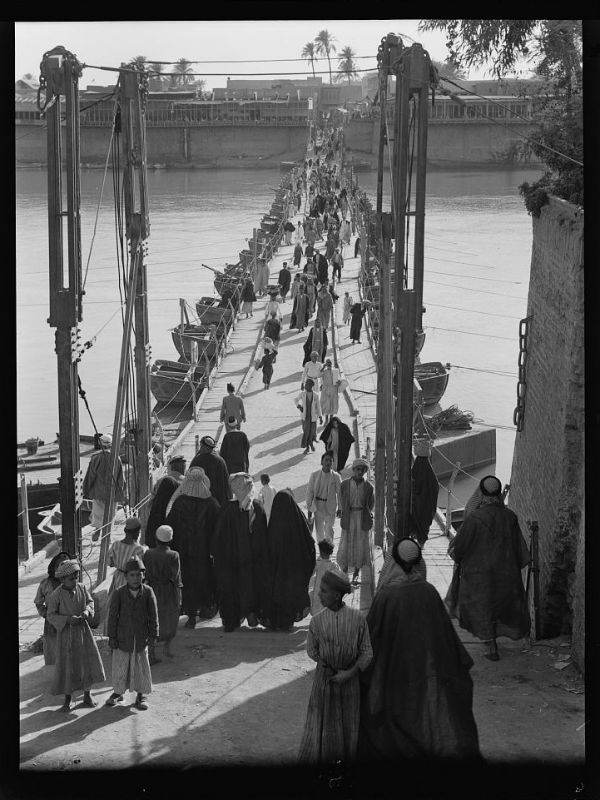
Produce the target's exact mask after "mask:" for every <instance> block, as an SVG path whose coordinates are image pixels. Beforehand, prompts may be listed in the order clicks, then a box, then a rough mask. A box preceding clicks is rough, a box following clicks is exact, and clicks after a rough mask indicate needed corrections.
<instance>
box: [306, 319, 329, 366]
mask: <svg viewBox="0 0 600 800" xmlns="http://www.w3.org/2000/svg"><path fill="white" fill-rule="evenodd" d="M313 341H314V345H313ZM328 344H329V341H328V339H327V331H326V330H325V328H324V327H323V326H322V325H321V320H320V319H319V317H317V318H316V320H315V324H314V325H313V327H312V328H311V329H310V332H309V334H308V337H307V339H306V341H305V342H304V344H303V345H302V349H303V350H304V361H303V362H302V366H304V365H305V364H307V363H308V362H309V361H310V354H311V353H312V351H313V350H316V351H317V353H318V354H319V361H321V362H324V361H325V356H326V355H327V345H328Z"/></svg>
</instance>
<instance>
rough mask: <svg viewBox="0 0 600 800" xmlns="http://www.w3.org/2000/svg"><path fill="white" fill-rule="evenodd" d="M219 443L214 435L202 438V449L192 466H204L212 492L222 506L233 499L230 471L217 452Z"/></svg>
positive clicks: (192, 461)
mask: <svg viewBox="0 0 600 800" xmlns="http://www.w3.org/2000/svg"><path fill="white" fill-rule="evenodd" d="M216 446H217V443H216V442H215V440H214V439H213V437H212V436H203V437H202V438H201V439H200V449H199V450H198V452H197V453H196V455H195V456H194V457H193V459H192V460H191V462H190V469H191V468H192V467H202V469H203V470H204V472H206V475H207V476H208V479H209V481H210V493H211V494H212V496H213V497H214V498H215V500H216V501H217V502H218V504H219V505H220V506H223V505H224V503H225V502H226V501H227V500H230V499H231V488H230V486H229V472H228V470H227V465H226V464H225V461H224V460H223V459H222V458H221V456H220V455H219V454H218V453H215V448H216Z"/></svg>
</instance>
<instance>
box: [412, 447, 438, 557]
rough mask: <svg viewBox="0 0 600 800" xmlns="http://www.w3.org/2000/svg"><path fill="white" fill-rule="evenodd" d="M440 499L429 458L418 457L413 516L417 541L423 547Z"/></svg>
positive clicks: (414, 472)
mask: <svg viewBox="0 0 600 800" xmlns="http://www.w3.org/2000/svg"><path fill="white" fill-rule="evenodd" d="M437 499H438V482H437V478H436V477H435V472H434V471H433V468H432V466H431V461H430V460H429V458H428V457H427V456H417V457H416V458H415V460H414V462H413V465H412V494H411V502H412V514H413V517H414V521H415V527H416V539H417V541H418V542H419V544H420V545H421V547H423V545H424V544H425V542H426V541H427V538H428V536H429V528H431V523H432V522H433V518H434V517H435V510H436V507H437Z"/></svg>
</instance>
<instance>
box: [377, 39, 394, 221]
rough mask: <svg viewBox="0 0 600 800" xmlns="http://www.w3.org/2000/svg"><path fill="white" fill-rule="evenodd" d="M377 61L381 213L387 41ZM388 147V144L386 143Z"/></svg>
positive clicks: (378, 203)
mask: <svg viewBox="0 0 600 800" xmlns="http://www.w3.org/2000/svg"><path fill="white" fill-rule="evenodd" d="M378 61H379V111H380V114H379V147H378V151H377V196H376V205H375V209H376V211H377V213H378V214H379V213H381V210H382V207H383V206H382V204H383V158H384V152H385V142H386V137H387V134H386V124H385V123H386V116H387V86H388V75H389V49H388V47H387V40H385V39H384V41H383V42H382V43H381V45H380V47H379V53H378ZM387 145H388V147H390V143H389V142H388V143H387Z"/></svg>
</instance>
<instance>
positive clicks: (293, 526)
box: [261, 489, 316, 631]
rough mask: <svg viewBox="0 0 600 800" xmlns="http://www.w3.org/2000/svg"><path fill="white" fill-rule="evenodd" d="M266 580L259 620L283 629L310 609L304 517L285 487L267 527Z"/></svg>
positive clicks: (311, 548) (310, 547)
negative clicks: (266, 596) (268, 576)
mask: <svg viewBox="0 0 600 800" xmlns="http://www.w3.org/2000/svg"><path fill="white" fill-rule="evenodd" d="M267 542H268V548H269V566H270V578H271V580H270V582H269V591H268V603H267V607H266V608H264V609H263V617H262V619H261V622H262V623H263V624H264V625H265V626H267V627H269V628H273V629H274V630H282V631H287V630H290V629H291V628H293V626H294V622H300V620H302V619H304V617H306V616H307V615H308V614H309V612H310V598H309V596H308V584H309V582H310V578H311V575H312V574H313V571H314V568H315V562H316V555H315V541H314V539H313V537H312V535H311V533H310V530H309V528H308V522H307V521H306V517H305V516H304V514H303V513H302V511H301V510H300V506H299V505H298V503H296V501H295V500H294V497H293V495H292V493H291V492H290V491H289V490H287V489H286V490H283V491H280V492H277V494H276V495H275V498H274V499H273V505H272V507H271V515H270V517H269V525H268V528H267Z"/></svg>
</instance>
